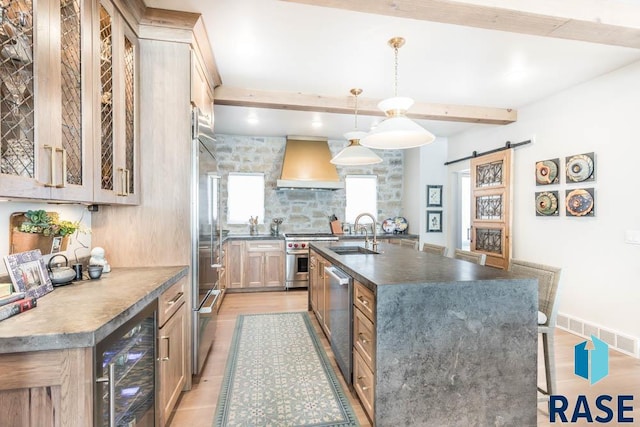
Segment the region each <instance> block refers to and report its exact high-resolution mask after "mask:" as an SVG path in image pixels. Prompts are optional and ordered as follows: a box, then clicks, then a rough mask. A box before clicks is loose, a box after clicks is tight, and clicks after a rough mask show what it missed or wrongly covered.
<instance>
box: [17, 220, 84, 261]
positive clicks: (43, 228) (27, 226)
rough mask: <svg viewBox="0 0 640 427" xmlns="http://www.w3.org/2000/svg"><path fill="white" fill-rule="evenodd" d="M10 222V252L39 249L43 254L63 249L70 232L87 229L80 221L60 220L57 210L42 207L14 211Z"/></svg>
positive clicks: (67, 241)
mask: <svg viewBox="0 0 640 427" xmlns="http://www.w3.org/2000/svg"><path fill="white" fill-rule="evenodd" d="M11 224H12V233H11V247H10V253H17V252H25V251H30V250H34V249H40V252H42V254H43V255H44V254H49V253H52V252H60V251H64V250H66V249H67V245H68V244H69V236H70V235H71V234H73V233H75V232H76V231H80V232H83V233H84V232H87V231H88V230H85V229H84V228H83V227H82V226H81V224H80V221H75V222H72V221H66V220H60V218H59V216H58V213H57V212H46V211H45V210H43V209H40V210H30V211H27V212H17V213H14V214H12V215H11Z"/></svg>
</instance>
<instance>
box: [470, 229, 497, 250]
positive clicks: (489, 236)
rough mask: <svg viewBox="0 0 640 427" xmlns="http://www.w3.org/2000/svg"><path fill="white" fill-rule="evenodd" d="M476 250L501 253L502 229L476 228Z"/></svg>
mask: <svg viewBox="0 0 640 427" xmlns="http://www.w3.org/2000/svg"><path fill="white" fill-rule="evenodd" d="M476 250H478V251H484V252H491V253H495V254H502V230H501V229H496V228H477V229H476Z"/></svg>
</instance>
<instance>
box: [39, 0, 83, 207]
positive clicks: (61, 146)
mask: <svg viewBox="0 0 640 427" xmlns="http://www.w3.org/2000/svg"><path fill="white" fill-rule="evenodd" d="M50 4H51V13H52V15H51V19H50V23H51V35H52V37H51V38H50V40H51V49H50V51H51V61H50V69H49V80H48V81H49V82H50V89H49V90H48V91H47V92H48V94H49V96H50V97H51V98H50V99H52V100H54V102H50V103H49V108H50V110H49V118H48V120H49V124H50V126H51V129H50V132H49V134H48V136H47V138H46V139H47V140H48V141H47V142H46V146H45V148H46V149H47V150H46V156H47V161H46V162H45V165H46V166H45V165H43V167H47V168H48V169H49V182H50V184H52V185H53V187H51V196H50V197H51V199H54V200H73V201H85V202H90V201H92V200H93V138H92V135H93V128H92V126H93V122H94V121H93V120H83V117H84V118H86V117H89V115H90V114H91V105H92V85H91V81H92V80H91V77H92V76H91V57H92V54H93V51H92V49H91V47H92V46H91V42H92V39H91V12H92V10H93V8H92V2H91V0H68V1H60V2H57V1H52V2H50ZM56 8H57V9H56Z"/></svg>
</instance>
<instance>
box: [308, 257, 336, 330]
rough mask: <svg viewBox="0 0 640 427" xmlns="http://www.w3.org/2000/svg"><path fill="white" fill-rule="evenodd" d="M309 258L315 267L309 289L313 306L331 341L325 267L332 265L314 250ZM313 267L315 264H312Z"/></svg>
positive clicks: (327, 284)
mask: <svg viewBox="0 0 640 427" xmlns="http://www.w3.org/2000/svg"><path fill="white" fill-rule="evenodd" d="M309 258H310V259H311V260H312V261H311V263H314V262H315V266H314V267H313V269H312V270H311V271H310V272H309V289H311V291H310V292H311V293H312V295H313V301H312V306H313V308H314V313H315V315H316V319H318V323H320V326H322V330H323V331H324V333H325V335H326V336H327V338H328V339H329V341H331V325H330V323H329V289H328V288H329V281H328V280H326V278H325V274H324V267H325V266H326V265H331V263H330V262H329V261H327V260H326V259H324V258H323V257H322V256H320V255H319V254H318V253H317V252H315V251H314V250H311V251H310V255H309ZM312 265H313V264H312Z"/></svg>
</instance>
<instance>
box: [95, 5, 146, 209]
mask: <svg viewBox="0 0 640 427" xmlns="http://www.w3.org/2000/svg"><path fill="white" fill-rule="evenodd" d="M98 9H99V10H98V13H97V19H98V23H97V25H96V28H99V31H97V34H96V40H95V43H96V45H95V47H94V51H95V52H97V53H98V54H97V55H96V56H97V61H96V63H95V67H96V69H95V73H96V76H98V78H97V80H98V81H97V85H96V87H97V89H98V93H97V94H96V95H97V100H98V102H96V105H95V108H96V110H95V114H96V117H97V119H96V120H95V122H96V123H98V125H97V126H96V128H97V129H96V137H95V140H96V141H98V144H97V150H98V154H97V155H96V156H94V160H95V170H96V172H95V178H94V187H95V188H94V201H95V202H97V203H111V204H137V203H139V201H140V183H139V176H140V174H139V163H140V161H139V149H138V132H139V130H138V96H137V91H138V69H139V66H138V61H139V58H138V56H139V55H138V41H137V38H136V37H135V35H134V34H133V31H132V30H131V28H130V27H129V26H128V25H127V23H126V22H125V20H124V19H123V17H122V16H121V15H120V14H119V13H118V11H117V10H116V8H115V7H114V6H113V4H112V3H111V2H107V1H102V2H100V3H99V6H98Z"/></svg>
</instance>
